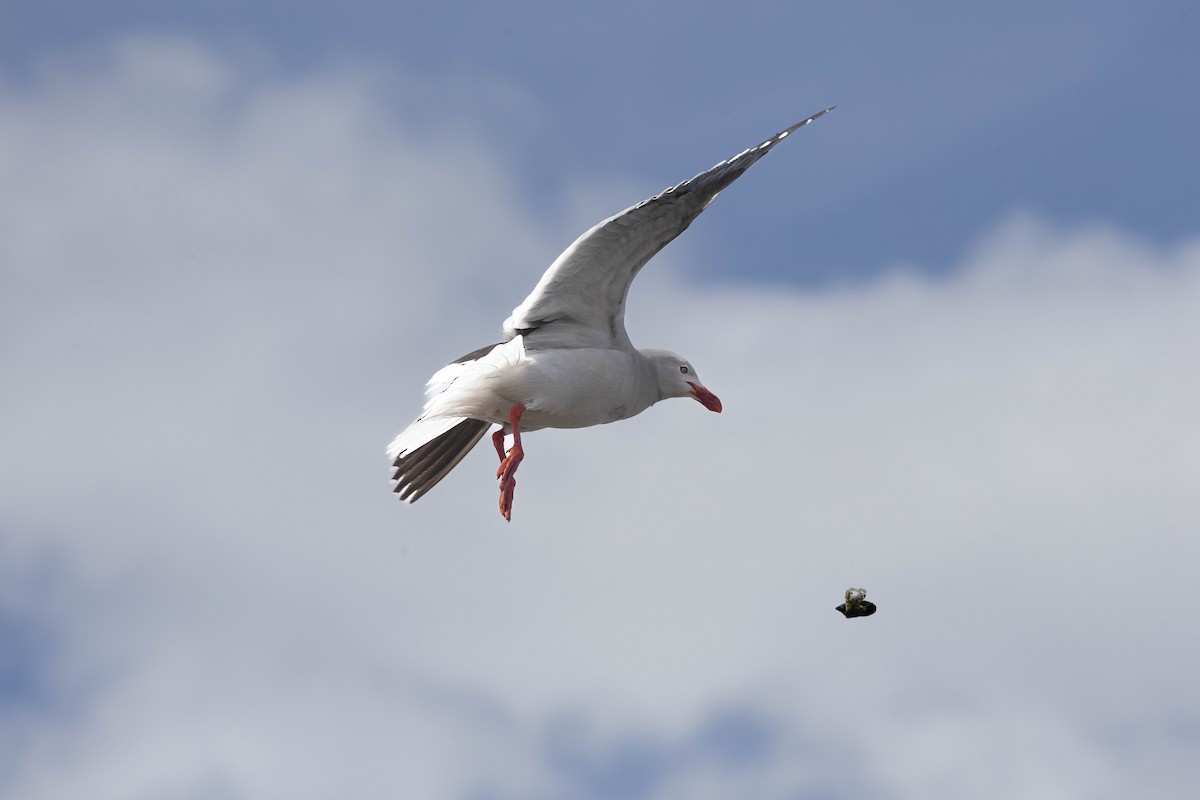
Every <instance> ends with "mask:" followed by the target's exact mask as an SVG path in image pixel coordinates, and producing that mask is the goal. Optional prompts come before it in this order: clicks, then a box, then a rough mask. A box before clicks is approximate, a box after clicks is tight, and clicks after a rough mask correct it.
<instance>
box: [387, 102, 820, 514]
mask: <svg viewBox="0 0 1200 800" xmlns="http://www.w3.org/2000/svg"><path fill="white" fill-rule="evenodd" d="M832 110H833V108H832V107H831V108H827V109H825V110H824V111H820V112H818V113H816V114H813V115H812V116H811V117H808V118H807V119H804V120H802V121H800V122H797V123H796V124H795V125H792V126H791V127H789V128H786V129H784V130H782V131H780V132H779V133H777V134H775V135H774V136H772V137H771V138H769V139H767V140H766V141H764V142H762V143H761V144H758V145H756V146H754V147H751V148H749V149H748V150H743V151H742V152H741V153H738V154H737V155H735V156H734V157H733V158H731V159H729V160H727V161H722V162H721V163H719V164H717V165H716V166H714V167H713V168H712V169H709V170H706V171H704V172H701V173H700V174H699V175H697V176H696V177H694V178H691V179H690V180H686V181H684V182H683V183H680V184H679V185H677V186H673V187H671V188H669V189H666V190H665V191H663V192H661V193H660V194H658V195H655V196H654V197H651V198H649V199H648V200H644V201H642V202H640V203H638V204H637V205H635V206H632V207H630V208H628V209H626V210H624V211H622V212H621V213H619V214H617V215H616V216H613V217H609V218H608V219H606V220H604V221H603V222H600V223H599V224H598V225H596V226H595V227H593V228H591V229H590V230H588V231H587V232H586V233H584V234H583V235H582V236H580V237H579V238H578V239H576V240H575V242H574V243H573V244H572V245H571V246H570V247H568V248H567V249H566V251H564V252H563V254H562V255H560V256H559V257H558V258H557V259H556V260H555V261H554V263H553V264H551V265H550V268H549V269H547V270H546V273H545V274H544V275H542V279H541V280H540V281H538V284H537V286H535V287H534V289H533V291H532V292H531V293H530V294H529V296H528V297H526V298H525V300H524V301H523V302H522V303H521V304H520V305H519V306H517V307H516V308H515V309H514V310H513V312H512V316H510V317H509V318H508V319H507V320H506V321H505V322H504V326H503V331H504V341H502V342H499V343H496V344H491V345H488V346H487V347H481V348H479V349H478V350H474V351H472V352H470V353H468V354H466V355H465V356H463V357H462V358H459V359H456V360H455V361H453V362H452V363H450V364H448V365H446V366H445V367H443V368H442V369H440V370H438V371H437V372H436V373H435V374H434V375H433V377H432V378H430V379H429V383H428V385H427V390H426V397H427V402H426V403H425V408H424V410H423V412H422V413H421V415H420V416H419V417H417V419H416V420H415V421H414V422H413V423H412V424H411V425H409V426H408V427H407V428H406V429H405V430H404V431H403V432H402V433H401V434H400V435H399V436H397V437H396V438H395V440H393V441H392V443H391V445H389V446H388V448H387V454H388V457H389V458H390V459H392V466H393V467H395V469H396V472H395V474H394V475H393V480H394V481H396V488H395V491H396V492H398V493H399V495H400V499H401V500H408V501H409V502H415V501H416V500H417V499H419V498H420V497H422V496H423V495H424V494H425V493H426V492H428V491H429V490H430V489H432V488H433V487H434V486H435V485H437V483H438V482H439V481H440V480H441V479H442V478H444V477H446V474H447V473H449V472H450V470H451V469H453V468H454V467H455V466H457V464H458V463H459V462H460V461H461V460H462V459H463V457H464V456H465V455H466V454H467V453H468V452H469V451H470V450H471V448H473V447H474V446H475V445H476V444H478V443H479V440H480V439H482V438H483V436H484V434H486V433H487V431H488V429H489V428H490V427H491V426H492V425H499V426H500V427H499V428H498V429H497V430H496V431H495V432H494V433H493V434H492V444H493V446H494V447H495V448H496V454H497V455H498V456H499V457H500V467H499V469H497V470H496V477H497V478H498V479H499V481H500V513H501V514H502V515H503V516H504V518H505V519H506V520H509V521H511V520H512V505H513V494H514V491H515V489H516V485H517V482H516V477H515V476H516V473H517V467H518V465H520V463H521V461H522V459H524V457H525V448H524V446H523V445H522V442H521V434H522V433H528V432H530V431H536V430H539V429H541V428H584V427H588V426H591V425H602V424H605V423H608V422H615V421H617V420H621V419H628V418H629V417H632V416H634V415H636V414H640V413H642V412H643V411H645V410H646V409H647V408H649V407H650V406H652V405H654V404H655V403H657V402H658V401H660V400H665V399H667V398H669V397H691V398H692V399H694V400H696V401H698V402H699V403H700V404H701V405H702V406H704V407H705V408H707V409H708V410H709V411H715V412H718V413H720V411H721V401H720V400H719V399H718V398H717V396H716V395H715V394H713V393H712V392H711V391H710V390H709V389H708V388H707V387H705V385H704V384H703V383H701V381H700V377H699V375H697V374H696V368H695V367H693V366H692V364H691V362H689V361H688V360H687V359H686V358H684V357H683V356H680V355H677V354H675V353H672V352H670V351H669V350H659V349H653V348H642V349H638V348H635V347H634V346H633V343H632V342H630V340H629V335H628V334H627V333H626V332H625V298H626V297H627V296H628V295H629V285H630V284H631V283H632V282H633V279H634V277H636V276H637V274H638V271H639V270H641V268H642V267H643V266H644V265H645V264H646V262H648V261H649V260H650V259H651V258H652V257H654V255H655V254H656V253H658V251H659V250H661V249H662V248H663V247H665V246H666V245H667V244H668V243H669V242H670V241H671V240H672V239H674V238H675V237H676V236H678V235H679V234H681V233H683V232H684V231H685V230H687V228H688V226H689V225H691V224H692V221H693V220H695V219H696V217H697V216H699V215H700V213H701V212H702V211H704V209H705V208H707V207H708V205H709V203H711V202H712V201H713V200H714V199H715V198H716V196H717V195H718V194H719V193H720V192H721V191H722V190H723V189H725V187H727V186H729V185H730V184H731V183H733V182H734V181H735V180H737V179H738V178H739V177H741V175H742V173H744V172H745V171H746V170H747V169H749V168H750V166H751V165H752V164H754V162H756V161H758V160H759V159H760V158H762V157H763V156H764V155H766V154H767V153H768V152H769V151H770V150H771V148H773V147H774V146H775V145H777V144H779V143H780V142H781V141H783V140H784V139H785V138H787V137H788V136H789V135H790V134H792V133H793V132H794V131H796V130H798V129H799V128H802V127H804V126H805V125H807V124H809V123H810V122H812V121H813V120H816V119H818V118H819V117H821V116H823V115H825V114H827V113H828V112H830V111H832ZM509 434H511V435H512V441H513V443H512V447H511V448H510V449H508V450H505V448H504V444H505V437H506V436H507V435H509Z"/></svg>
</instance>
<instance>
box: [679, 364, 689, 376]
mask: <svg viewBox="0 0 1200 800" xmlns="http://www.w3.org/2000/svg"><path fill="white" fill-rule="evenodd" d="M679 371H680V372H682V373H683V374H684V375H687V374H688V368H687V364H680V365H679Z"/></svg>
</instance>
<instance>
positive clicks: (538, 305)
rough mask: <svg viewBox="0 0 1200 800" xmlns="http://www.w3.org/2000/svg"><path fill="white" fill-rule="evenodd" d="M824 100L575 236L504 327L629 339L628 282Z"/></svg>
mask: <svg viewBox="0 0 1200 800" xmlns="http://www.w3.org/2000/svg"><path fill="white" fill-rule="evenodd" d="M832 110H833V108H827V109H825V110H824V111H821V112H819V113H817V114H813V115H812V116H811V117H809V118H808V119H806V120H803V121H801V122H797V123H796V124H795V125H793V126H791V127H790V128H787V129H786V130H783V131H780V132H779V133H777V134H775V135H774V136H772V137H771V138H770V139H767V140H766V141H765V142H763V143H762V144H760V145H757V146H756V147H751V148H750V149H749V150H744V151H742V152H741V153H738V154H737V155H736V156H734V157H733V158H731V159H729V160H728V161H722V162H721V163H720V164H717V165H716V166H715V167H713V168H712V169H710V170H707V171H705V172H702V173H700V174H699V175H697V176H696V177H694V178H692V179H691V180H687V181H684V182H683V183H681V184H679V185H678V186H674V187H672V188H670V189H667V190H665V191H664V192H662V193H661V194H659V195H657V196H655V197H652V198H650V199H649V200H643V201H642V202H640V203H638V204H637V205H635V206H633V207H632V208H628V209H626V210H625V211H622V212H621V213H620V214H617V215H616V216H614V217H609V218H608V219H606V220H604V221H603V222H601V223H600V224H599V225H596V226H595V227H594V228H592V229H591V230H589V231H588V232H587V233H585V234H583V235H582V236H580V237H579V238H578V239H576V240H575V242H574V244H572V245H571V246H570V247H568V248H567V249H566V251H565V252H564V253H563V254H562V255H560V256H559V257H558V258H557V259H556V260H555V262H554V263H553V264H551V265H550V269H548V270H546V274H545V275H543V276H542V279H541V280H540V281H538V285H537V286H536V287H534V290H533V292H531V293H530V295H529V296H528V297H526V298H525V300H524V302H522V303H521V305H519V306H517V307H516V308H515V309H513V313H512V316H511V317H509V318H508V319H507V320H505V322H504V335H505V338H507V339H512V338H513V337H514V336H517V335H518V334H522V335H524V336H525V346H526V348H527V349H529V350H541V349H545V348H550V347H555V348H572V347H601V348H628V347H632V345H631V344H630V342H629V335H628V334H627V333H626V332H625V298H626V297H627V296H628V294H629V284H630V283H632V282H633V279H634V277H635V276H636V275H637V274H638V271H639V270H640V269H641V268H642V267H643V266H644V265H645V263H646V262H647V261H649V260H650V259H651V258H653V257H654V255H655V254H656V253H657V252H658V251H659V250H661V249H663V247H665V246H666V245H667V244H668V243H669V242H670V241H671V240H672V239H674V238H675V237H676V236H678V235H679V234H681V233H683V232H684V231H685V230H687V228H688V226H689V225H691V224H692V221H693V220H694V219H696V217H698V216H699V215H700V212H702V211H704V209H705V208H707V207H708V204H709V203H711V202H712V201H713V200H714V199H715V198H716V196H717V195H718V194H720V192H721V190H723V189H724V188H725V187H727V186H729V184H731V183H733V182H734V181H735V180H737V179H738V178H739V177H741V175H742V173H743V172H745V171H746V170H747V169H749V168H750V166H751V165H752V164H753V163H754V162H755V161H758V160H759V159H760V158H762V157H763V156H765V155H766V154H767V152H768V151H769V150H770V149H771V148H772V147H774V146H775V145H777V144H779V142H781V141H783V139H784V138H786V137H787V136H788V134H790V133H792V131H795V130H796V129H798V128H802V127H804V126H805V125H807V124H808V123H810V122H812V121H813V120H815V119H817V118H818V117H821V116H823V115H824V114H827V113H828V112H830V111H832Z"/></svg>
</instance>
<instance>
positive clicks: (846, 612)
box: [837, 589, 875, 619]
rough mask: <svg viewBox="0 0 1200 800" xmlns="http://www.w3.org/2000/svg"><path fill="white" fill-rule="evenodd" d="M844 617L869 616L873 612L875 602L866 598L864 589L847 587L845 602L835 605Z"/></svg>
mask: <svg viewBox="0 0 1200 800" xmlns="http://www.w3.org/2000/svg"><path fill="white" fill-rule="evenodd" d="M837 610H838V611H840V612H842V616H844V617H845V618H846V619H850V617H869V616H871V615H872V614H874V613H875V604H874V603H872V602H871V601H870V600H867V590H866V589H847V590H846V602H845V603H842V604H841V605H840V606H838V607H837Z"/></svg>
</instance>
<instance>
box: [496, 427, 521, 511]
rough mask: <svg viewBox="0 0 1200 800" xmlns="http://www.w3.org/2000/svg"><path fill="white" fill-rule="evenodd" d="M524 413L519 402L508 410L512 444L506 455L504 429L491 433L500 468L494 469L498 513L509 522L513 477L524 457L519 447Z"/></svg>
mask: <svg viewBox="0 0 1200 800" xmlns="http://www.w3.org/2000/svg"><path fill="white" fill-rule="evenodd" d="M524 413H525V406H524V405H522V404H520V403H518V404H517V405H515V406H513V407H512V408H511V409H510V410H509V412H508V419H509V424H510V425H511V426H512V434H513V446H512V449H511V450H509V451H508V455H505V454H504V429H503V428H501V429H500V430H498V431H496V432H495V433H494V434H492V444H493V445H495V446H496V452H497V453H498V454H499V455H500V468H499V469H498V470H496V477H497V478H499V479H500V513H501V514H503V515H504V518H505V519H506V520H509V521H510V522H511V521H512V505H513V492H515V491H516V488H517V481H516V478H515V476H516V474H517V466H518V465H520V463H521V460H522V459H523V458H525V450H524V448H522V447H521V425H520V423H521V415H522V414H524Z"/></svg>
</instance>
